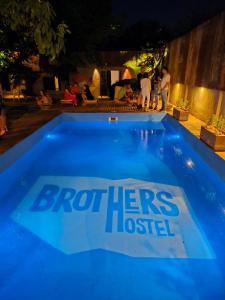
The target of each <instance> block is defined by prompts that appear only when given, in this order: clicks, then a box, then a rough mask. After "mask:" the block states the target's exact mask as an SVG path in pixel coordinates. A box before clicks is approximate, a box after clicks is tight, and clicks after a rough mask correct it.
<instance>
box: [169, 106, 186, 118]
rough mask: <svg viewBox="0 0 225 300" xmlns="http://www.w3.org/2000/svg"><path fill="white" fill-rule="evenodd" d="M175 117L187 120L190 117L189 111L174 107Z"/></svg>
mask: <svg viewBox="0 0 225 300" xmlns="http://www.w3.org/2000/svg"><path fill="white" fill-rule="evenodd" d="M173 117H174V118H175V119H176V120H178V121H187V120H188V117H189V111H188V110H184V109H181V108H178V107H174V109H173Z"/></svg>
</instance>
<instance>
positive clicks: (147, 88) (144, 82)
mask: <svg viewBox="0 0 225 300" xmlns="http://www.w3.org/2000/svg"><path fill="white" fill-rule="evenodd" d="M150 94H151V80H150V79H149V78H148V73H145V74H144V77H143V79H141V96H142V108H144V107H145V100H146V99H147V106H146V107H147V109H148V108H149V103H150Z"/></svg>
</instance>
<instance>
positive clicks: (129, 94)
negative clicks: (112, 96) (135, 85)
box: [125, 84, 134, 104]
mask: <svg viewBox="0 0 225 300" xmlns="http://www.w3.org/2000/svg"><path fill="white" fill-rule="evenodd" d="M133 96H134V93H133V90H132V88H131V85H130V84H127V85H125V98H126V101H127V103H129V104H132V103H133Z"/></svg>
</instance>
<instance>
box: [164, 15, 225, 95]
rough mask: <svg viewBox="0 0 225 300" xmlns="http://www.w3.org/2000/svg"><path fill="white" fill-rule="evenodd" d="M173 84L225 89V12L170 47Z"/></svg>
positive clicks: (175, 41)
mask: <svg viewBox="0 0 225 300" xmlns="http://www.w3.org/2000/svg"><path fill="white" fill-rule="evenodd" d="M169 50H170V58H169V68H170V72H171V75H172V83H178V82H179V83H183V84H186V85H189V86H192V87H193V86H204V87H207V88H210V89H222V90H225V12H223V13H221V14H220V15H218V16H216V17H215V18H213V19H211V20H209V21H207V22H205V23H204V24H202V25H200V26H198V27H197V28H195V29H194V30H192V31H191V32H190V33H188V34H187V35H185V36H182V37H180V38H178V39H176V40H174V41H172V42H171V43H170V45H169Z"/></svg>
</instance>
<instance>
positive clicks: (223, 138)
mask: <svg viewBox="0 0 225 300" xmlns="http://www.w3.org/2000/svg"><path fill="white" fill-rule="evenodd" d="M200 139H201V140H202V141H203V142H204V143H206V144H207V145H208V146H209V147H211V148H212V149H213V150H215V151H225V135H217V134H216V133H215V132H212V131H211V130H209V129H207V128H206V127H205V126H202V127H201V132H200Z"/></svg>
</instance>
